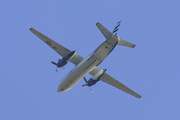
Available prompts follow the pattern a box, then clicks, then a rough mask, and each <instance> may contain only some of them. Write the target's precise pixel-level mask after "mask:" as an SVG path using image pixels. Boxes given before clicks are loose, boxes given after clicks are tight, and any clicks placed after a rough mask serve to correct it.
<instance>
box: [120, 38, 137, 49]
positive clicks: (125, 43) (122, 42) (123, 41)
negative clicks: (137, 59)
mask: <svg viewBox="0 0 180 120" xmlns="http://www.w3.org/2000/svg"><path fill="white" fill-rule="evenodd" d="M118 45H122V46H126V47H131V48H134V47H135V46H136V45H134V44H132V43H130V42H127V41H125V40H123V39H120V38H119V39H118Z"/></svg>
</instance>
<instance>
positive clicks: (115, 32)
mask: <svg viewBox="0 0 180 120" xmlns="http://www.w3.org/2000/svg"><path fill="white" fill-rule="evenodd" d="M120 23H121V21H119V22H118V23H117V25H116V27H115V28H114V30H113V32H112V33H113V34H115V35H116V34H117V31H118V30H119V26H120Z"/></svg>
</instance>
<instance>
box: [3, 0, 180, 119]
mask: <svg viewBox="0 0 180 120" xmlns="http://www.w3.org/2000/svg"><path fill="white" fill-rule="evenodd" d="M0 5H1V7H0V41H1V42H0V56H1V57H0V63H1V67H0V120H170V119H172V120H179V118H180V114H179V112H180V87H179V86H180V73H179V72H180V48H179V45H180V23H179V22H180V2H179V1H178V0H146V1H145V0H90V1H86V2H85V1H84V0H76V1H72V0H71V1H70V0H66V1H65V0H61V1H58V0H51V1H49V0H38V1H37V0H31V1H30V0H27V1H22V0H19V1H12V0H9V1H8V0H1V1H0ZM120 20H121V21H122V22H121V26H120V29H119V31H118V35H119V36H120V37H121V38H122V39H124V40H126V41H129V42H131V43H134V44H136V47H135V48H133V49H132V48H128V47H123V46H119V45H118V46H116V48H115V49H114V50H113V52H112V53H111V54H110V55H109V56H108V57H107V58H106V59H105V60H104V61H103V62H102V63H101V64H100V65H99V67H100V68H102V69H107V71H106V72H107V73H108V74H109V75H111V76H113V77H114V78H115V79H117V80H119V81H120V82H122V83H123V84H125V85H126V86H128V87H129V88H131V89H132V90H134V91H136V92H137V93H139V94H140V95H142V98H140V99H138V98H135V97H133V96H131V95H129V94H127V93H125V92H123V91H121V90H119V89H117V88H114V87H112V86H110V85H108V84H106V83H104V82H101V81H100V82H98V83H97V84H96V85H95V86H92V87H91V88H92V89H93V91H94V92H93V93H91V92H90V89H89V88H88V87H84V88H81V85H83V84H85V82H84V80H81V81H80V82H79V83H77V84H76V85H75V86H74V87H73V88H72V89H70V90H69V91H67V92H64V93H57V87H58V85H59V83H60V80H61V79H62V78H63V77H64V76H65V75H67V74H68V72H69V71H70V70H71V69H73V68H74V65H73V64H72V63H68V64H67V65H66V66H65V68H66V69H67V70H66V71H64V70H63V69H59V71H58V73H56V72H55V70H56V66H54V65H53V64H51V63H50V61H55V62H56V61H57V60H58V59H59V58H61V56H59V55H58V54H57V53H56V52H55V51H54V50H52V49H51V48H50V47H49V46H47V45H46V44H45V43H44V42H43V41H41V40H40V39H39V38H38V37H36V36H35V35H34V34H33V33H31V32H30V31H29V28H31V27H33V28H35V29H36V30H38V31H40V32H41V33H43V34H45V35H46V36H48V37H50V38H52V39H53V40H55V41H56V42H58V43H59V44H61V45H63V46H65V47H67V48H68V49H69V50H72V51H73V50H76V52H77V53H78V54H79V55H81V56H82V57H86V56H88V55H89V54H90V53H91V52H92V51H93V50H95V49H96V48H97V47H98V46H99V45H100V44H101V43H103V42H104V41H105V40H106V39H105V38H104V36H103V35H102V34H101V32H100V31H99V29H98V28H97V27H96V23H97V22H100V23H101V24H102V25H104V26H105V27H106V28H107V29H109V30H110V31H113V29H114V27H115V25H116V23H117V22H118V21H120ZM86 78H87V79H90V78H91V76H90V75H87V76H86Z"/></svg>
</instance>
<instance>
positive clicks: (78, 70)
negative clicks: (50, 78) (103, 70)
mask: <svg viewBox="0 0 180 120" xmlns="http://www.w3.org/2000/svg"><path fill="white" fill-rule="evenodd" d="M117 42H118V36H117V35H114V36H112V37H111V38H110V39H108V40H106V41H105V42H103V43H102V44H101V45H100V46H99V47H98V48H97V49H96V50H95V52H94V53H93V54H91V55H90V56H88V57H86V58H85V59H84V60H82V61H81V62H80V63H79V64H78V65H77V66H76V67H75V68H74V69H73V70H72V71H70V72H69V73H68V75H66V76H65V77H64V78H63V79H62V80H61V83H60V85H59V86H58V89H57V91H58V92H65V91H67V90H69V89H70V88H72V87H73V86H74V85H75V84H76V83H78V82H79V81H80V80H81V79H82V78H83V77H84V76H85V75H86V74H88V73H89V72H91V71H92V70H93V69H94V67H96V66H98V65H99V64H100V63H101V62H102V61H103V60H104V59H105V58H106V57H107V56H108V55H109V53H110V52H111V51H112V50H113V49H114V47H115V46H116V44H117Z"/></svg>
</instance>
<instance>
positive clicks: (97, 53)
mask: <svg viewBox="0 0 180 120" xmlns="http://www.w3.org/2000/svg"><path fill="white" fill-rule="evenodd" d="M120 22H121V21H119V22H118V23H117V25H116V27H115V28H114V30H113V32H110V31H109V30H108V29H106V28H105V27H104V26H103V25H102V24H101V23H99V22H98V23H96V26H97V27H98V28H99V30H100V31H101V33H102V34H103V35H104V37H105V38H106V41H104V42H103V43H102V44H101V45H100V46H99V47H98V48H97V49H96V50H94V51H93V52H92V53H91V54H90V55H88V56H87V57H85V58H83V57H81V56H80V55H78V54H77V53H76V51H70V50H69V49H67V48H65V47H63V46H62V45H60V44H58V43H57V42H55V41H53V40H52V39H50V38H48V37H47V36H45V35H43V34H42V33H40V32H38V31H37V30H35V29H34V28H30V31H31V32H33V33H34V34H35V35H36V36H37V37H39V38H40V39H41V40H42V41H44V42H45V43H46V44H47V45H49V46H50V47H51V48H52V49H53V50H55V51H56V52H57V53H58V54H59V55H61V56H62V57H63V58H62V59H61V60H60V59H59V60H58V62H57V63H55V62H52V63H53V64H54V65H56V66H57V69H58V68H59V67H63V66H65V65H66V64H67V63H68V62H71V63H73V64H74V65H75V67H74V68H73V69H72V70H71V71H70V72H69V73H68V74H67V75H66V76H65V77H64V78H63V79H62V80H61V82H60V84H59V86H58V88H57V92H65V91H67V90H69V89H71V88H72V87H73V86H74V85H75V84H77V83H78V82H79V81H80V80H81V79H82V78H83V79H84V80H85V82H86V84H85V85H82V87H84V86H89V87H90V86H92V85H95V84H96V83H97V82H98V81H100V80H101V81H103V82H105V83H108V84H110V85H112V86H114V87H116V88H118V89H120V90H122V91H124V92H127V93H129V94H131V95H133V96H134V97H137V98H141V95H139V94H138V93H136V92H134V91H133V90H131V89H130V88H128V87H127V86H125V85H124V84H122V83H121V82H119V81H118V80H116V79H114V78H113V77H111V76H110V75H108V74H107V73H106V69H101V68H99V67H98V65H99V64H100V63H101V62H102V61H103V60H104V59H105V58H106V57H107V56H108V55H109V54H110V53H111V52H112V50H114V48H115V47H116V45H122V46H127V47H130V48H134V47H135V45H134V44H132V43H130V42H127V41H125V40H123V39H121V38H119V36H118V35H117V31H118V29H119V26H120ZM57 69H56V72H57ZM87 74H90V75H92V78H90V79H89V80H88V81H87V80H86V78H85V76H86V75H87Z"/></svg>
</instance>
